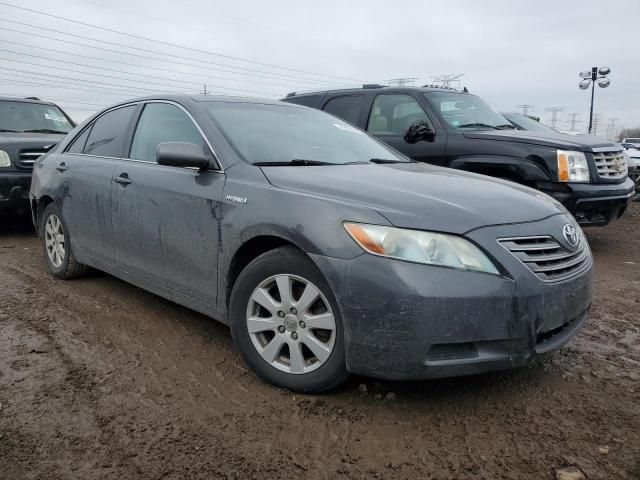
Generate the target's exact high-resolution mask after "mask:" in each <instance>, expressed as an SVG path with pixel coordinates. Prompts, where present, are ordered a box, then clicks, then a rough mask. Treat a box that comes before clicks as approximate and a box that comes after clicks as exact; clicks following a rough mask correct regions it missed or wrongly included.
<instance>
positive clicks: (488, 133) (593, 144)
mask: <svg viewBox="0 0 640 480" xmlns="http://www.w3.org/2000/svg"><path fill="white" fill-rule="evenodd" d="M464 136H465V137H466V138H472V139H476V140H496V141H502V142H518V143H529V144H533V145H543V146H547V147H556V148H561V149H572V150H580V151H586V152H591V151H593V149H594V148H603V147H610V148H616V147H620V146H619V145H617V144H615V143H611V142H607V141H604V140H601V139H599V138H598V137H595V136H594V135H567V134H565V133H560V132H558V133H557V134H551V133H544V132H534V131H529V130H474V131H469V132H464ZM620 148H622V147H620Z"/></svg>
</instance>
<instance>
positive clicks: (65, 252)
mask: <svg viewBox="0 0 640 480" xmlns="http://www.w3.org/2000/svg"><path fill="white" fill-rule="evenodd" d="M40 238H41V240H42V248H43V250H44V260H45V263H46V264H47V268H48V269H49V271H50V272H51V273H52V274H53V275H54V276H56V277H58V278H65V279H67V278H73V277H77V276H80V275H82V274H83V273H85V271H86V269H87V267H86V266H85V265H83V264H82V263H79V262H78V261H76V259H75V257H74V256H73V253H72V251H71V242H70V241H69V232H68V231H67V228H66V225H65V223H64V221H63V219H62V212H60V209H59V208H58V206H57V205H56V204H55V203H50V204H49V205H48V206H47V208H45V210H44V212H43V214H42V219H41V221H40Z"/></svg>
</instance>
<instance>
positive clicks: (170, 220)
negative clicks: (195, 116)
mask: <svg viewBox="0 0 640 480" xmlns="http://www.w3.org/2000/svg"><path fill="white" fill-rule="evenodd" d="M163 142H190V143H195V144H197V145H201V146H202V147H203V148H207V149H208V146H207V144H206V142H205V140H204V138H203V137H202V135H201V134H200V131H199V130H198V128H197V127H196V125H195V123H194V121H193V120H192V119H191V117H190V116H189V115H188V114H187V113H186V112H185V111H184V110H182V108H181V107H179V106H177V105H175V104H171V103H164V102H150V103H147V104H146V105H145V106H144V109H143V110H142V113H141V115H140V119H139V121H138V124H137V127H136V130H135V132H134V135H133V139H132V144H131V149H130V153H129V155H128V157H129V159H126V160H122V161H120V162H118V164H117V165H116V167H115V170H114V176H113V184H112V188H113V199H114V214H113V227H114V237H115V244H116V261H117V267H118V268H119V269H121V270H123V271H125V272H127V273H129V274H132V275H135V276H138V277H140V278H142V279H144V280H146V281H149V282H153V283H155V284H157V285H160V286H162V287H165V288H168V289H171V290H174V291H177V292H179V293H181V294H183V295H187V296H189V297H192V298H195V299H198V300H200V301H202V302H205V303H207V304H215V302H216V291H217V262H218V242H219V234H218V227H219V225H218V224H219V212H220V210H219V209H220V200H221V197H222V191H223V187H224V180H225V176H224V174H223V173H222V172H220V171H215V170H206V171H199V170H196V169H193V168H181V167H172V166H164V165H158V164H157V163H156V151H157V147H158V145H159V144H160V143H163Z"/></svg>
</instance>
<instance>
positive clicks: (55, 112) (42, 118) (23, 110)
mask: <svg viewBox="0 0 640 480" xmlns="http://www.w3.org/2000/svg"><path fill="white" fill-rule="evenodd" d="M72 129H73V125H72V124H71V122H69V120H68V119H67V117H66V116H65V115H64V113H62V111H61V110H60V109H59V108H58V107H56V106H55V105H46V104H42V103H30V102H13V101H0V131H4V132H40V131H42V132H43V133H67V132H70V131H71V130H72Z"/></svg>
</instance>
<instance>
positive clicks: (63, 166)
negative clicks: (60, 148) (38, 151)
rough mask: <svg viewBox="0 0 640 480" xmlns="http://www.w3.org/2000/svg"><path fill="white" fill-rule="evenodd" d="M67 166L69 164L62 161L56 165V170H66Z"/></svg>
mask: <svg viewBox="0 0 640 480" xmlns="http://www.w3.org/2000/svg"><path fill="white" fill-rule="evenodd" d="M67 168H69V167H67V164H66V163H64V162H60V163H59V164H58V165H57V166H56V170H58V171H59V172H64V171H65V170H66V169H67Z"/></svg>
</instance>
